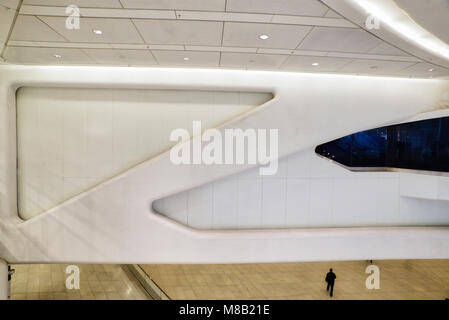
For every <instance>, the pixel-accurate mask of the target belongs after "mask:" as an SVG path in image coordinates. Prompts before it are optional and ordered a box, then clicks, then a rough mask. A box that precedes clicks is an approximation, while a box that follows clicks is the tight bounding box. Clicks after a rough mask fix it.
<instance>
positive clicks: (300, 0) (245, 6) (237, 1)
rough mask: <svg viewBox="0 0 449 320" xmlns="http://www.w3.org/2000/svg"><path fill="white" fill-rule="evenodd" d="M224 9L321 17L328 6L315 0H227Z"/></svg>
mask: <svg viewBox="0 0 449 320" xmlns="http://www.w3.org/2000/svg"><path fill="white" fill-rule="evenodd" d="M226 10H227V11H235V12H257V13H277V14H291V15H298V16H315V17H322V16H323V15H324V14H325V13H326V12H327V11H328V8H327V7H326V6H325V5H323V4H322V3H321V2H319V1H317V0H246V1H244V0H227V4H226Z"/></svg>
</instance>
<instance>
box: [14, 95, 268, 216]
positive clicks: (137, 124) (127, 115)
mask: <svg viewBox="0 0 449 320" xmlns="http://www.w3.org/2000/svg"><path fill="white" fill-rule="evenodd" d="M271 98H272V95H271V94H268V93H248V92H213V91H182V90H178V91H175V90H118V89H115V90H111V89H81V88H35V87H34V88H30V87H25V88H21V89H19V90H18V92H17V139H18V143H17V146H18V149H17V151H18V154H17V158H18V206H19V215H20V217H21V218H23V219H30V218H32V217H34V216H36V215H37V214H39V213H41V212H43V211H46V210H49V209H51V208H53V207H54V206H56V205H57V204H60V203H62V202H63V201H65V200H67V199H69V198H71V197H73V196H76V195H78V194H80V193H82V192H84V191H86V190H88V189H90V188H92V187H93V186H95V185H97V184H99V183H101V182H104V181H107V180H108V179H110V178H111V177H113V176H115V175H118V174H119V173H121V172H124V171H126V170H128V169H130V168H132V167H133V166H135V165H137V164H138V163H141V162H143V161H145V160H149V159H151V158H152V157H154V156H156V155H158V154H161V153H163V152H164V151H167V150H168V149H169V148H170V147H171V146H172V145H174V144H175V142H171V141H169V137H170V132H171V131H172V130H173V129H176V128H184V129H186V130H188V131H189V132H190V133H192V121H193V120H201V123H202V128H203V130H204V129H207V128H211V127H216V126H218V125H221V124H222V123H224V122H225V121H229V120H230V119H232V118H234V117H236V116H238V115H241V114H242V113H245V112H247V111H249V110H251V109H253V108H254V107H256V106H260V105H262V104H263V103H265V102H266V101H268V100H270V99H271Z"/></svg>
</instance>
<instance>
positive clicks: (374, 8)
mask: <svg viewBox="0 0 449 320" xmlns="http://www.w3.org/2000/svg"><path fill="white" fill-rule="evenodd" d="M351 2H352V3H354V4H356V5H358V6H359V7H361V8H362V9H364V10H365V11H366V13H367V14H370V15H372V16H374V17H376V18H377V19H379V21H380V22H382V23H384V24H386V25H387V26H389V27H390V28H391V29H392V30H394V31H395V32H397V33H398V34H400V35H402V36H403V37H405V38H407V39H409V40H410V41H412V42H414V43H415V44H417V45H418V46H420V47H422V48H423V49H425V50H427V51H429V52H432V53H434V54H436V55H438V56H440V57H442V58H444V59H446V60H449V45H448V44H447V43H445V42H444V41H442V40H440V39H439V38H438V37H436V36H435V35H434V34H432V33H430V32H429V31H427V30H426V29H424V28H423V27H421V26H420V25H419V24H418V23H416V21H415V20H413V19H412V18H411V17H410V16H409V15H408V14H407V12H405V11H404V10H402V9H401V8H400V7H399V6H398V5H397V4H396V3H394V1H393V0H378V1H372V0H351Z"/></svg>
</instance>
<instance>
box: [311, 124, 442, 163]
mask: <svg viewBox="0 0 449 320" xmlns="http://www.w3.org/2000/svg"><path fill="white" fill-rule="evenodd" d="M315 152H316V153H318V154H320V155H322V156H324V157H326V158H329V159H332V160H334V161H337V162H339V163H341V164H343V165H345V166H347V167H368V168H369V167H376V168H382V167H388V168H403V169H416V170H431V171H443V172H449V117H444V118H436V119H428V120H421V121H414V122H408V123H401V124H397V125H391V126H387V127H382V128H376V129H371V130H366V131H361V132H357V133H354V134H351V135H348V136H345V137H342V138H339V139H336V140H333V141H330V142H327V143H324V144H322V145H319V146H317V147H316V149H315Z"/></svg>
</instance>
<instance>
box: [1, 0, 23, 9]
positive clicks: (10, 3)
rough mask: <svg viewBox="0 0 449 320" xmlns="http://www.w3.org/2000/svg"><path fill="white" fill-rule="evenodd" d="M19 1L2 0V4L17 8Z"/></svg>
mask: <svg viewBox="0 0 449 320" xmlns="http://www.w3.org/2000/svg"><path fill="white" fill-rule="evenodd" d="M19 2H20V0H1V1H0V5H1V6H4V7H7V8H11V9H16V8H17V6H18V5H19Z"/></svg>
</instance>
